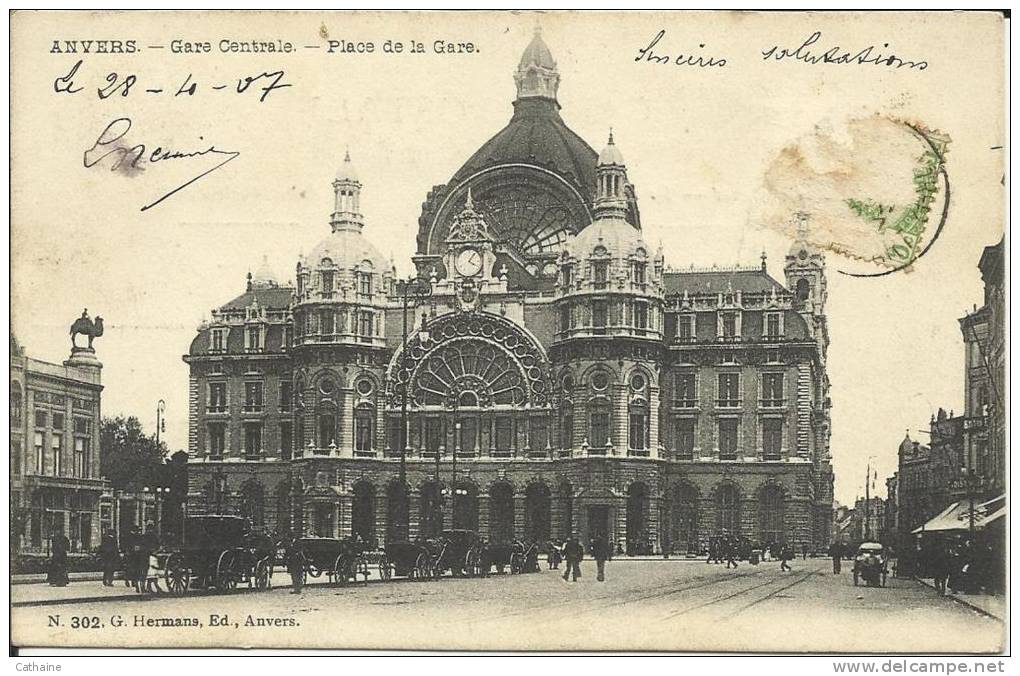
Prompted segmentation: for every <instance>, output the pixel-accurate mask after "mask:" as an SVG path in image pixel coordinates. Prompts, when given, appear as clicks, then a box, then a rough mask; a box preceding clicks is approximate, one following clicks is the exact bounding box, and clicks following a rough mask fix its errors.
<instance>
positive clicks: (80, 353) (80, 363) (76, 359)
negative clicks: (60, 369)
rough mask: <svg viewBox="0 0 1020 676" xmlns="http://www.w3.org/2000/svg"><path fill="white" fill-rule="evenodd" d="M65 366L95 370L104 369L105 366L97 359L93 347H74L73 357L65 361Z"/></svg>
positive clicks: (72, 349)
mask: <svg viewBox="0 0 1020 676" xmlns="http://www.w3.org/2000/svg"><path fill="white" fill-rule="evenodd" d="M64 366H73V367H75V368H93V369H101V368H103V364H102V363H101V362H100V361H99V360H98V359H96V351H95V349H93V348H91V347H72V348H71V356H70V357H69V358H68V359H65V360H64Z"/></svg>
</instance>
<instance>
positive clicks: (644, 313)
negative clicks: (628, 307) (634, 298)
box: [634, 303, 648, 329]
mask: <svg viewBox="0 0 1020 676" xmlns="http://www.w3.org/2000/svg"><path fill="white" fill-rule="evenodd" d="M634 328H636V329H647V328H648V304H647V303H634Z"/></svg>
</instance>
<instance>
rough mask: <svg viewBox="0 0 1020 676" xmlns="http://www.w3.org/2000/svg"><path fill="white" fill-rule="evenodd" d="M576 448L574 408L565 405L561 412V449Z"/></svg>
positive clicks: (570, 405)
mask: <svg viewBox="0 0 1020 676" xmlns="http://www.w3.org/2000/svg"><path fill="white" fill-rule="evenodd" d="M573 447H574V406H573V405H572V404H570V403H567V404H564V405H563V408H562V409H561V411H560V448H561V449H563V450H565V451H566V450H570V449H571V448H573Z"/></svg>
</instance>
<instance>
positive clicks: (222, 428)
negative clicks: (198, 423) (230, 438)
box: [208, 423, 227, 458]
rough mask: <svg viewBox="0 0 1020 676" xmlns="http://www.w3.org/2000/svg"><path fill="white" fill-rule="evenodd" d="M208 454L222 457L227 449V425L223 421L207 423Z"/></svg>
mask: <svg viewBox="0 0 1020 676" xmlns="http://www.w3.org/2000/svg"><path fill="white" fill-rule="evenodd" d="M208 450H209V455H210V456H211V457H213V458H221V457H223V454H224V452H226V450H227V426H226V425H225V424H223V423H211V424H210V425H209V449H208Z"/></svg>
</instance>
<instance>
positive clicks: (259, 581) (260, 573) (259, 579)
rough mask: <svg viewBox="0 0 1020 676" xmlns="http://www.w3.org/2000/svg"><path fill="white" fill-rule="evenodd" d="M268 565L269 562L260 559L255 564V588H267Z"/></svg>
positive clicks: (263, 589)
mask: <svg viewBox="0 0 1020 676" xmlns="http://www.w3.org/2000/svg"><path fill="white" fill-rule="evenodd" d="M269 578H270V566H269V562H268V561H266V560H265V559H262V560H261V561H259V562H258V563H257V564H255V588H256V589H258V590H259V591H265V590H266V589H269Z"/></svg>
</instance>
